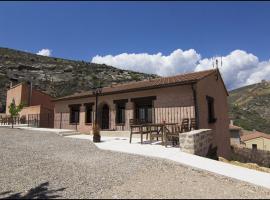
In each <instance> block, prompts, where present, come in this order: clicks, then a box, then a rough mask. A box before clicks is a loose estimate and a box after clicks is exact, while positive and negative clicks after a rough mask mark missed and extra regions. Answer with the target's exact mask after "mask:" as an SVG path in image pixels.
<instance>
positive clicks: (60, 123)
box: [60, 112, 62, 129]
mask: <svg viewBox="0 0 270 200" xmlns="http://www.w3.org/2000/svg"><path fill="white" fill-rule="evenodd" d="M60 129H62V112H61V113H60Z"/></svg>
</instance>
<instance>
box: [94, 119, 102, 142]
mask: <svg viewBox="0 0 270 200" xmlns="http://www.w3.org/2000/svg"><path fill="white" fill-rule="evenodd" d="M100 137H101V136H100V128H99V126H98V124H97V123H95V124H94V126H93V142H100Z"/></svg>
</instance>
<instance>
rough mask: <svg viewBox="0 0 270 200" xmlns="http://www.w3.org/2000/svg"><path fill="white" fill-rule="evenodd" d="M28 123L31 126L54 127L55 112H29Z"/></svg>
mask: <svg viewBox="0 0 270 200" xmlns="http://www.w3.org/2000/svg"><path fill="white" fill-rule="evenodd" d="M27 124H28V126H29V127H38V128H53V127H54V114H53V113H42V114H29V115H28V116H27Z"/></svg>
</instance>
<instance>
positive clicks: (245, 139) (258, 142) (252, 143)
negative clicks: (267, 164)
mask: <svg viewBox="0 0 270 200" xmlns="http://www.w3.org/2000/svg"><path fill="white" fill-rule="evenodd" d="M241 143H243V144H244V145H245V147H246V148H249V149H254V150H257V149H259V150H265V151H270V135H269V134H266V133H262V132H259V131H256V130H253V131H252V132H251V133H249V134H245V135H242V136H241Z"/></svg>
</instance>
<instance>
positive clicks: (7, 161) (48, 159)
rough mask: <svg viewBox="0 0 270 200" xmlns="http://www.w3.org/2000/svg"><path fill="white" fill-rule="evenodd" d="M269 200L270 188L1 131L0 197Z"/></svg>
mask: <svg viewBox="0 0 270 200" xmlns="http://www.w3.org/2000/svg"><path fill="white" fill-rule="evenodd" d="M7 197H9V198H270V190H267V189H265V188H262V187H257V186H253V185H250V184H247V183H243V182H241V181H237V180H233V179H229V178H225V177H222V176H219V175H215V174H211V173H208V172H204V171H200V170H195V169H192V168H190V167H187V166H182V165H179V164H177V163H174V162H171V161H166V160H161V159H152V158H148V157H143V156H136V155H129V154H122V153H116V152H110V151H102V150H99V149H97V148H96V147H95V145H94V144H92V143H91V142H89V141H86V140H79V139H72V138H64V137H61V136H58V135H56V134H54V133H45V132H34V131H26V130H18V129H14V130H12V129H5V128H0V198H7Z"/></svg>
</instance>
